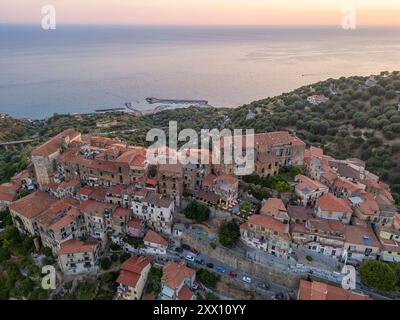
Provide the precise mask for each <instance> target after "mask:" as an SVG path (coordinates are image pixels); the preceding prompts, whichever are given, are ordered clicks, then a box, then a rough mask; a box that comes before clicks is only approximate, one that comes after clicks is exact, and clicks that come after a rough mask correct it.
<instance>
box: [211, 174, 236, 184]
mask: <svg viewBox="0 0 400 320" xmlns="http://www.w3.org/2000/svg"><path fill="white" fill-rule="evenodd" d="M216 181H221V182H223V183H226V184H230V185H233V184H236V183H238V182H239V180H238V179H236V178H235V177H234V176H231V175H228V174H223V175H220V176H218V177H217V179H216Z"/></svg>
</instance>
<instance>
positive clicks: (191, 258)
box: [186, 254, 194, 262]
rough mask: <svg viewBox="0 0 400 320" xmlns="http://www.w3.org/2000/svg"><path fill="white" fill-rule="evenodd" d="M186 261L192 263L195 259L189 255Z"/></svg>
mask: <svg viewBox="0 0 400 320" xmlns="http://www.w3.org/2000/svg"><path fill="white" fill-rule="evenodd" d="M186 260H188V261H191V262H194V257H193V256H191V255H190V254H187V255H186Z"/></svg>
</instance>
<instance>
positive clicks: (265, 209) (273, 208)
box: [260, 198, 286, 215]
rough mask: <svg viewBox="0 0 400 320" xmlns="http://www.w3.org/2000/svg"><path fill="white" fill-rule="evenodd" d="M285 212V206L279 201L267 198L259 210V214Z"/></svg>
mask: <svg viewBox="0 0 400 320" xmlns="http://www.w3.org/2000/svg"><path fill="white" fill-rule="evenodd" d="M281 211H283V212H286V208H285V205H284V203H283V201H282V200H281V199H278V198H268V200H267V201H265V203H264V204H263V206H262V207H261V209H260V213H261V214H267V215H268V214H278V213H279V212H281Z"/></svg>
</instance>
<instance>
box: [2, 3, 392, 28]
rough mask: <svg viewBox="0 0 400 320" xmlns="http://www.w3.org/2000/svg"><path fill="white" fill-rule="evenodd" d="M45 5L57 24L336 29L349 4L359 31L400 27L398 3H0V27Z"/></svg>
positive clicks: (35, 15)
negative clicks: (366, 27)
mask: <svg viewBox="0 0 400 320" xmlns="http://www.w3.org/2000/svg"><path fill="white" fill-rule="evenodd" d="M47 4H52V5H54V6H55V8H56V10H57V22H58V23H59V24H63V23H66V24H134V25H290V24H293V25H308V24H310V25H315V24H324V25H339V24H340V23H341V19H342V16H343V14H342V8H343V6H345V5H346V4H353V5H355V7H356V9H357V11H356V13H357V24H358V25H389V26H390V25H396V26H400V0H353V1H347V0H68V1H65V0H1V2H0V22H10V23H40V19H41V7H42V6H43V5H47Z"/></svg>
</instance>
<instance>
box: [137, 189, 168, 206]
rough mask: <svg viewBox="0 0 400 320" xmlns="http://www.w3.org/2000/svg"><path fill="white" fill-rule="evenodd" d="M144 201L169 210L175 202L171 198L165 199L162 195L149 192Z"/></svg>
mask: <svg viewBox="0 0 400 320" xmlns="http://www.w3.org/2000/svg"><path fill="white" fill-rule="evenodd" d="M143 201H144V202H147V203H151V204H154V205H155V206H157V207H160V208H169V207H170V205H171V204H172V202H173V201H172V200H171V199H170V198H168V197H164V196H163V195H162V194H159V193H157V192H155V191H151V192H148V193H147V194H146V196H145V198H144V200H143Z"/></svg>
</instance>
